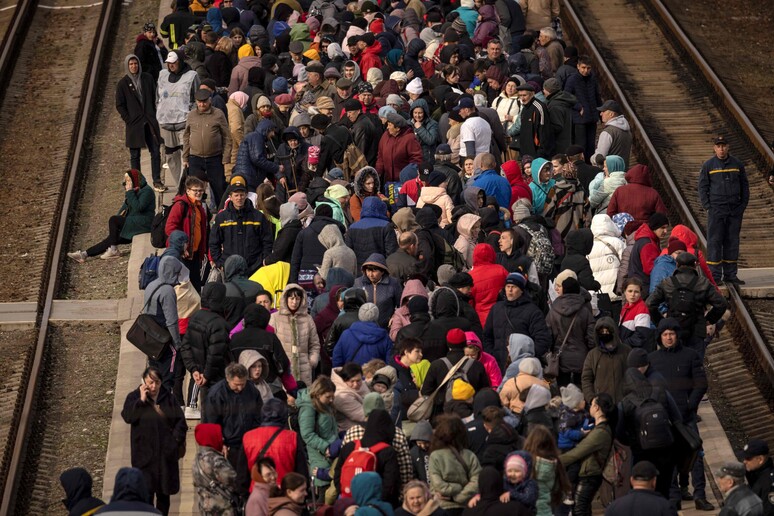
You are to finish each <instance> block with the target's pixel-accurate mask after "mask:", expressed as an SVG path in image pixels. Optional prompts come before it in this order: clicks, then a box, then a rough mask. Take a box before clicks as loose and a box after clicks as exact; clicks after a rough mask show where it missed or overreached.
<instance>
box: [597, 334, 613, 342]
mask: <svg viewBox="0 0 774 516" xmlns="http://www.w3.org/2000/svg"><path fill="white" fill-rule="evenodd" d="M597 337H598V338H599V341H600V342H602V343H604V344H607V343H608V342H612V341H613V334H612V333H602V334H600V335H597Z"/></svg>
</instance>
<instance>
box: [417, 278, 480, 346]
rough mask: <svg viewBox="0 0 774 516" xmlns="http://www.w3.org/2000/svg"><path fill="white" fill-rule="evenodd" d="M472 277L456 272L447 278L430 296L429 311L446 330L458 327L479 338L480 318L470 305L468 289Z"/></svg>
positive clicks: (471, 285) (471, 282)
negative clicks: (447, 281) (443, 284)
mask: <svg viewBox="0 0 774 516" xmlns="http://www.w3.org/2000/svg"><path fill="white" fill-rule="evenodd" d="M472 287H473V278H471V277H470V274H468V273H467V272H458V273H456V274H455V275H454V276H452V277H451V279H449V283H448V284H447V285H446V286H442V287H438V288H436V290H434V291H433V295H432V297H431V300H432V301H431V307H430V313H431V314H432V316H433V319H435V321H436V322H437V323H439V324H440V325H442V326H443V327H444V329H445V330H446V331H449V330H451V329H452V328H459V329H461V330H463V331H472V332H474V333H475V334H476V335H478V337H479V338H481V337H483V336H484V329H483V328H482V327H481V318H480V317H478V314H477V313H476V309H475V308H473V307H472V306H470V290H471V288H472ZM444 335H445V334H444Z"/></svg>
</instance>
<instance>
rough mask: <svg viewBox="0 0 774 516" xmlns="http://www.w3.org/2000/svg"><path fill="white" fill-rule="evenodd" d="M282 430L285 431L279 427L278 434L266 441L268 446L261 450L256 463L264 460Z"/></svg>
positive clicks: (275, 433)
mask: <svg viewBox="0 0 774 516" xmlns="http://www.w3.org/2000/svg"><path fill="white" fill-rule="evenodd" d="M315 419H316V418H315ZM316 422H317V421H315V423H316ZM282 430H283V428H282V427H279V428H278V429H277V431H276V432H274V434H272V436H271V437H269V440H268V441H266V444H264V445H263V448H261V451H260V452H259V453H258V458H257V459H255V461H256V462H258V461H259V460H261V459H262V458H263V457H264V456H265V455H266V452H267V451H269V447H271V443H273V442H274V439H276V438H277V437H278V436H279V434H281V433H282Z"/></svg>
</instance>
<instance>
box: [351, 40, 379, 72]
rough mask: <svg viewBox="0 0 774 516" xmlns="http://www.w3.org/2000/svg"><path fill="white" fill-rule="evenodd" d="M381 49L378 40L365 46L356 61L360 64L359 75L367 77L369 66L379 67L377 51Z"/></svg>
mask: <svg viewBox="0 0 774 516" xmlns="http://www.w3.org/2000/svg"><path fill="white" fill-rule="evenodd" d="M381 51H382V44H381V43H379V42H378V41H377V42H376V43H374V44H373V45H371V46H370V47H365V48H364V49H363V51H362V52H361V53H360V55H359V56H358V57H359V58H360V59H358V60H357V61H356V62H357V64H358V65H359V66H360V76H361V77H363V78H365V77H368V70H370V69H371V68H381V67H382V60H381V59H380V58H379V53H381Z"/></svg>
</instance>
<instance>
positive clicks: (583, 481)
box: [572, 475, 602, 516]
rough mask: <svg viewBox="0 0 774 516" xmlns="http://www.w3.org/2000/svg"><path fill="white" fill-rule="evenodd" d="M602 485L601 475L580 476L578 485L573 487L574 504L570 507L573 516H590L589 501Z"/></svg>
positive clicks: (592, 499) (591, 500)
mask: <svg viewBox="0 0 774 516" xmlns="http://www.w3.org/2000/svg"><path fill="white" fill-rule="evenodd" d="M601 485H602V475H595V476H593V477H580V480H579V481H578V487H577V488H576V489H575V506H574V507H573V509H572V515H573V516H591V503H592V502H593V501H594V497H595V496H596V495H597V491H599V488H600V486H601Z"/></svg>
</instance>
